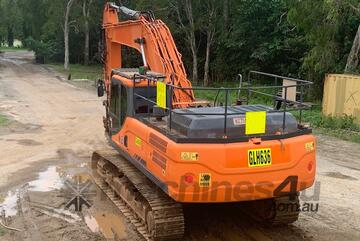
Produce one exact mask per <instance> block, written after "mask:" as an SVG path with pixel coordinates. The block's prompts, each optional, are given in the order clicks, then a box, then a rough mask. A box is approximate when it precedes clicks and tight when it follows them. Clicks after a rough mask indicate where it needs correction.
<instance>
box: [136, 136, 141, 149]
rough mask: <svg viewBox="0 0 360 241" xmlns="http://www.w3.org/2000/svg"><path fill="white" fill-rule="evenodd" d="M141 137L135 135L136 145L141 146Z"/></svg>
mask: <svg viewBox="0 0 360 241" xmlns="http://www.w3.org/2000/svg"><path fill="white" fill-rule="evenodd" d="M141 142H142V141H141V139H140V138H139V137H137V136H136V137H135V145H136V146H138V147H141Z"/></svg>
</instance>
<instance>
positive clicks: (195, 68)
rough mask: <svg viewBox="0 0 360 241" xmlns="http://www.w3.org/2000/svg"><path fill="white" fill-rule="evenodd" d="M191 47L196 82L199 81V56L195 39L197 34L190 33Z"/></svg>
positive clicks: (193, 74) (193, 75) (193, 77)
mask: <svg viewBox="0 0 360 241" xmlns="http://www.w3.org/2000/svg"><path fill="white" fill-rule="evenodd" d="M190 38H191V40H190V48H191V53H192V59H193V66H192V67H193V68H192V79H193V81H194V83H198V78H199V77H198V58H197V49H196V40H195V34H190Z"/></svg>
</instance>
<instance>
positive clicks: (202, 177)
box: [199, 173, 211, 187]
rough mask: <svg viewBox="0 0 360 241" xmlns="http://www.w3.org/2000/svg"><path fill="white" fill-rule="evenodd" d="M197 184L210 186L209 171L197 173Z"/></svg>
mask: <svg viewBox="0 0 360 241" xmlns="http://www.w3.org/2000/svg"><path fill="white" fill-rule="evenodd" d="M199 186H200V187H210V186H211V174H210V173H200V174H199Z"/></svg>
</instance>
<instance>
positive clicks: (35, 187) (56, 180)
mask: <svg viewBox="0 0 360 241" xmlns="http://www.w3.org/2000/svg"><path fill="white" fill-rule="evenodd" d="M63 186H64V184H63V182H62V180H61V177H60V175H59V173H58V171H57V170H56V166H50V167H48V169H47V170H46V171H43V172H40V173H39V177H38V178H37V179H36V180H34V181H31V182H29V191H37V192H50V191H53V190H56V189H60V188H61V187H63Z"/></svg>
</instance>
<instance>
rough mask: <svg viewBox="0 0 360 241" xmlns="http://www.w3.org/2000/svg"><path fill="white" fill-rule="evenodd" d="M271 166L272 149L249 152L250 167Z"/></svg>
mask: <svg viewBox="0 0 360 241" xmlns="http://www.w3.org/2000/svg"><path fill="white" fill-rule="evenodd" d="M271 164H272V158H271V149H270V148H264V149H251V150H248V166H249V167H262V166H270V165H271Z"/></svg>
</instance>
